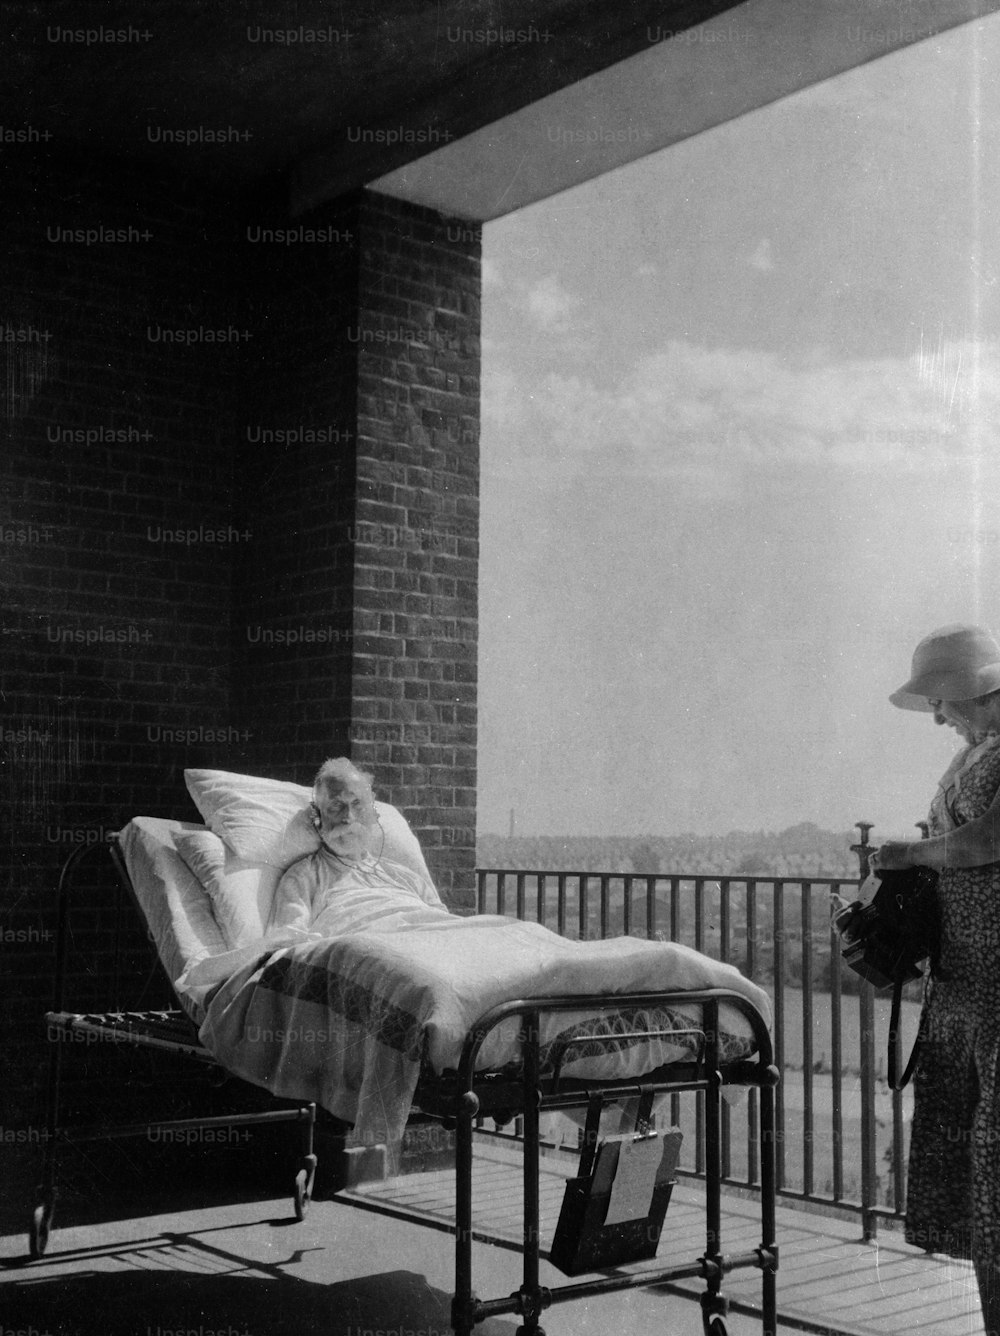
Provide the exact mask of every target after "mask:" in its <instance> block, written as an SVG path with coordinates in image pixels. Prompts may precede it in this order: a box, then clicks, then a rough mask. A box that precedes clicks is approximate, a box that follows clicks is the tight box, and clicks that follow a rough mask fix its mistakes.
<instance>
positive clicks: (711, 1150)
mask: <svg viewBox="0 0 1000 1336" xmlns="http://www.w3.org/2000/svg"><path fill="white" fill-rule="evenodd" d="M95 849H96V850H101V849H106V850H107V853H110V857H111V860H112V862H113V864H114V866H115V868H116V870H117V872H118V879H119V882H120V888H119V891H120V897H121V899H120V903H127V899H128V898H129V897H130V898H131V899H132V901H133V903H134V905H135V907H136V909H137V911H138V912H139V915H140V920H142V919H143V915H142V911H141V906H140V902H139V900H138V898H137V897H136V894H135V890H134V887H133V886H132V883H131V880H130V877H129V874H128V871H127V869H126V866H125V862H124V859H123V856H122V852H121V848H120V845H119V840H118V836H117V835H109V836H107V837H106V841H105V844H103V845H89V846H81V847H78V848H77V849H75V850H74V851H73V852H72V853H71V854H70V856H69V858H68V859H67V861H66V863H65V865H64V867H63V869H62V874H61V877H60V880H59V886H58V921H57V934H56V948H55V955H56V959H55V980H54V996H53V1006H52V1010H51V1011H49V1012H48V1013H47V1014H46V1016H45V1021H46V1025H47V1027H48V1034H49V1038H50V1040H53V1041H54V1042H52V1043H51V1045H50V1063H49V1079H48V1096H47V1135H46V1137H45V1142H44V1152H43V1153H44V1160H43V1167H42V1175H41V1184H40V1187H39V1189H38V1198H37V1205H36V1207H35V1209H34V1214H33V1217H32V1222H31V1230H30V1240H29V1242H30V1252H31V1256H32V1258H39V1257H41V1256H42V1255H43V1254H44V1252H45V1250H46V1247H47V1244H48V1240H49V1233H50V1229H51V1226H52V1220H53V1212H54V1206H55V1200H56V1170H57V1158H58V1150H59V1147H60V1145H65V1144H67V1143H75V1142H80V1141H86V1140H97V1139H102V1138H113V1137H128V1136H143V1135H147V1134H148V1133H149V1131H150V1128H151V1126H153V1124H150V1123H149V1122H143V1123H138V1124H120V1125H111V1124H102V1125H99V1126H90V1127H78V1126H76V1125H69V1126H62V1125H61V1123H60V1093H61V1080H62V1066H63V1049H64V1048H65V1047H71V1046H72V1045H68V1044H66V1043H64V1042H59V1041H60V1040H63V1041H65V1040H67V1039H78V1040H82V1041H89V1040H90V1039H93V1040H94V1042H111V1043H115V1044H123V1045H127V1046H138V1047H140V1048H151V1049H160V1050H164V1051H166V1052H169V1053H172V1054H174V1055H177V1056H178V1057H180V1058H183V1059H189V1060H191V1061H192V1062H195V1063H201V1064H206V1063H207V1064H216V1059H215V1058H214V1057H213V1056H212V1055H211V1054H210V1053H208V1052H207V1051H206V1049H205V1048H203V1047H202V1046H201V1044H200V1043H199V1040H198V1032H197V1027H196V1025H195V1023H194V1022H193V1021H192V1019H191V1018H190V1017H189V1016H188V1015H187V1014H186V1013H185V1012H184V1011H183V1010H181V1009H180V1008H176V1007H170V1008H165V1009H159V1010H154V1011H149V1010H132V1011H129V1010H119V1009H117V1005H116V1009H115V1010H112V1011H101V1012H72V1011H67V1010H66V1009H65V1004H66V987H67V982H68V976H67V959H68V951H69V946H70V941H71V936H72V923H71V913H72V910H73V901H74V893H75V888H76V884H77V881H78V880H79V876H78V874H79V872H80V867H81V864H82V862H83V861H84V859H85V858H86V857H87V855H88V854H90V853H92V852H93V851H94V850H95ZM105 856H106V854H105ZM120 923H121V919H120V916H119V917H117V918H116V924H117V925H118V926H117V927H116V930H115V936H116V939H117V938H118V936H119V935H120ZM149 935H150V937H151V936H152V934H151V933H150V934H149ZM118 956H119V951H118V946H117V941H116V944H115V949H114V960H115V966H114V970H115V975H116V977H115V978H114V979H111V980H109V981H108V986H109V989H113V990H114V991H113V992H112V996H116V997H117V996H118V991H117V990H118V978H117V975H118ZM161 969H162V966H161ZM164 977H166V974H165V973H164ZM168 982H169V980H168ZM581 1000H583V1001H585V1002H586V1005H587V1007H588V1009H591V1008H593V1009H594V1010H595V1011H602V1010H609V1011H610V1010H611V1009H613V1010H615V1011H621V1010H622V1009H624V1008H629V1007H632V1006H635V1007H643V1008H645V1007H651V1006H652V1007H664V1008H669V1007H670V1006H672V1005H673V1006H686V1007H690V1006H691V1005H692V1004H695V1005H699V1006H700V1007H701V1008H702V1011H701V1020H702V1024H701V1027H700V1031H699V1033H698V1035H697V1039H696V1042H695V1044H694V1046H693V1047H694V1053H693V1058H692V1060H691V1061H685V1062H674V1063H671V1064H670V1065H669V1066H665V1067H660V1068H658V1069H656V1070H653V1071H650V1072H648V1073H644V1074H643V1075H642V1077H641V1078H640V1079H638V1080H637V1079H635V1078H634V1077H633V1078H629V1079H605V1080H600V1081H595V1080H580V1079H570V1078H567V1077H565V1076H562V1075H561V1074H560V1068H561V1067H562V1066H563V1065H564V1060H565V1059H566V1055H567V1053H568V1052H569V1051H570V1050H571V1049H572V1047H573V1045H574V1044H577V1043H580V1042H582V1040H584V1039H587V1038H588V1036H582V1037H581V1036H579V1035H576V1036H575V1037H574V1038H571V1039H567V1040H566V1041H565V1042H562V1041H558V1042H557V1044H556V1050H557V1055H556V1057H555V1061H554V1063H552V1062H551V1061H550V1064H549V1070H547V1072H546V1073H545V1074H543V1071H542V1065H541V1059H540V1042H539V1036H540V1033H541V1020H542V1018H543V1017H544V1016H548V1015H550V1014H554V1013H558V1012H568V1011H570V1010H576V1011H579V1009H580V1006H581ZM723 1005H725V1006H726V1007H731V1008H735V1009H736V1010H737V1011H738V1012H739V1013H740V1014H741V1016H743V1017H744V1018H745V1020H746V1022H747V1023H748V1025H749V1028H750V1030H751V1032H752V1035H753V1048H754V1053H753V1055H752V1056H749V1057H745V1058H741V1059H739V1060H735V1061H733V1060H731V1061H728V1062H726V1061H723V1060H722V1057H721V1054H720V1049H719V1037H720V1029H719V1012H720V1006H723ZM511 1017H520V1018H521V1020H520V1024H519V1026H518V1036H519V1044H520V1054H521V1058H520V1063H519V1064H518V1069H516V1070H515V1069H511V1068H510V1067H509V1066H508V1067H505V1068H504V1069H503V1070H502V1071H499V1072H490V1071H487V1072H483V1071H477V1070H476V1059H477V1054H478V1053H479V1051H480V1049H481V1047H482V1045H483V1043H484V1041H485V1040H486V1039H487V1037H488V1035H489V1034H490V1032H491V1031H492V1030H493V1029H494V1028H495V1027H496V1026H498V1025H502V1024H503V1023H504V1022H509V1021H510V1018H511ZM658 1033H662V1032H657V1031H650V1030H646V1031H635V1032H634V1033H632V1034H626V1035H625V1036H624V1038H626V1039H636V1040H641V1039H643V1038H649V1037H651V1036H655V1035H656V1034H658ZM673 1033H674V1034H676V1033H677V1032H676V1031H674V1032H673ZM618 1037H622V1036H618ZM551 1056H552V1054H551V1050H550V1058H551ZM777 1081H778V1072H777V1069H776V1068H775V1066H774V1063H773V1050H772V1045H771V1037H770V1034H769V1031H768V1026H767V1023H766V1021H765V1019H764V1017H763V1016H762V1015H761V1014H760V1012H759V1011H758V1010H757V1008H756V1007H755V1006H754V1005H753V1004H752V1003H751V1002H750V1001H749V1000H748V999H746V998H744V997H742V996H740V995H739V994H737V993H734V992H731V991H728V990H725V989H708V990H703V991H700V992H692V991H684V992H676V991H675V992H671V991H669V990H664V991H662V992H655V993H651V992H644V993H635V994H617V993H616V994H615V995H614V996H612V997H608V996H606V995H605V996H588V997H586V998H584V999H581V997H580V996H579V995H577V996H572V997H567V996H538V997H527V998H520V999H515V1000H512V1001H510V1002H507V1003H504V1004H503V1005H501V1006H499V1007H494V1008H492V1009H491V1010H489V1011H488V1012H486V1013H485V1014H483V1015H482V1016H481V1017H480V1018H479V1020H478V1022H477V1023H476V1024H475V1025H474V1026H473V1027H472V1029H471V1030H470V1031H469V1032H468V1034H467V1035H466V1037H465V1040H464V1044H463V1046H462V1052H461V1059H460V1061H459V1063H458V1066H457V1069H455V1070H449V1071H446V1072H445V1073H443V1074H442V1075H435V1074H434V1073H432V1072H425V1073H424V1074H423V1075H422V1076H421V1078H420V1081H419V1084H418V1086H417V1093H416V1099H415V1106H416V1107H418V1108H419V1110H420V1112H421V1113H422V1114H424V1115H428V1116H430V1117H433V1118H437V1119H441V1120H443V1122H444V1124H445V1126H447V1127H450V1128H454V1129H455V1139H456V1168H455V1173H456V1206H455V1233H454V1237H455V1289H454V1296H453V1300H452V1326H453V1329H454V1332H455V1336H470V1333H471V1332H472V1331H473V1329H474V1327H475V1326H476V1325H477V1324H478V1323H480V1322H482V1321H484V1320H486V1319H487V1318H488V1317H491V1316H494V1315H501V1314H518V1315H520V1318H521V1325H520V1326H519V1327H518V1333H519V1336H520V1334H521V1333H523V1336H544V1332H543V1328H542V1326H541V1325H540V1318H541V1315H542V1313H543V1311H544V1309H546V1308H547V1307H549V1306H550V1305H551V1304H556V1303H563V1302H566V1301H568V1300H573V1299H577V1298H581V1297H585V1296H587V1295H590V1294H597V1293H607V1292H611V1291H614V1290H618V1289H625V1288H634V1287H637V1286H648V1285H653V1284H659V1283H664V1282H671V1281H679V1280H683V1279H691V1278H699V1277H700V1278H702V1279H704V1281H705V1290H704V1292H703V1293H702V1295H701V1307H702V1322H703V1329H704V1331H705V1333H707V1334H708V1336H726V1332H727V1330H728V1327H727V1323H726V1314H727V1312H728V1301H727V1299H726V1297H725V1295H724V1293H723V1279H724V1275H725V1273H726V1272H728V1271H730V1270H733V1269H735V1268H744V1267H754V1268H757V1269H759V1270H760V1272H761V1280H762V1298H761V1318H762V1329H763V1331H764V1333H766V1334H767V1336H771V1334H773V1333H775V1331H776V1320H777V1319H776V1272H777V1268H778V1247H777V1243H776V1240H775V1168H774V1166H775V1123H774V1116H775V1114H774V1087H775V1085H776V1084H777ZM723 1085H736V1086H745V1087H757V1088H758V1089H759V1092H760V1116H759V1127H758V1130H759V1138H758V1141H759V1163H760V1182H761V1193H760V1210H761V1242H760V1245H759V1246H758V1247H756V1248H754V1249H753V1250H752V1251H750V1252H747V1253H742V1254H725V1253H724V1252H723V1250H722V1201H721V1181H722V1168H721V1137H720V1131H721V1091H722V1087H723ZM682 1091H702V1092H704V1101H705V1103H704V1118H703V1121H702V1126H703V1129H704V1132H703V1136H704V1163H705V1186H706V1207H705V1209H706V1220H705V1240H706V1242H705V1248H704V1251H703V1252H702V1253H701V1254H700V1255H699V1256H697V1257H694V1258H691V1259H690V1260H684V1261H678V1260H677V1259H671V1260H670V1261H669V1262H667V1263H664V1264H659V1263H658V1264H656V1266H655V1267H653V1268H650V1267H649V1266H644V1267H642V1268H641V1269H632V1270H629V1269H623V1266H622V1265H620V1264H619V1262H618V1261H615V1262H612V1263H607V1262H603V1263H602V1260H601V1256H602V1255H601V1248H600V1246H598V1247H597V1252H596V1253H593V1254H591V1259H592V1260H591V1264H590V1265H589V1266H588V1267H586V1271H587V1272H589V1274H587V1275H586V1276H585V1278H582V1279H578V1280H577V1279H574V1280H573V1281H572V1283H569V1284H562V1285H559V1286H556V1287H547V1286H543V1285H541V1284H540V1282H539V1262H540V1258H541V1257H542V1255H543V1253H542V1250H541V1239H540V1228H539V1215H540V1201H539V1183H540V1154H541V1148H540V1144H541V1137H540V1125H539V1124H540V1116H541V1114H542V1113H543V1112H548V1111H553V1110H557V1111H558V1110H565V1109H569V1108H584V1107H586V1108H587V1119H588V1121H587V1133H586V1136H585V1138H584V1149H583V1156H582V1162H581V1171H582V1176H581V1178H580V1179H577V1180H576V1182H577V1183H580V1182H583V1181H584V1180H585V1177H586V1173H587V1171H588V1170H589V1169H590V1168H591V1167H592V1166H593V1162H594V1150H595V1138H596V1131H597V1127H598V1125H599V1113H600V1109H601V1107H602V1104H603V1102H604V1101H605V1100H612V1099H618V1100H621V1099H626V1098H631V1099H638V1101H639V1109H640V1114H639V1117H640V1118H641V1117H643V1116H644V1115H646V1116H648V1111H649V1108H650V1105H651V1100H652V1097H653V1096H654V1095H657V1094H660V1093H662V1092H672V1093H673V1092H682ZM284 1103H285V1104H286V1105H287V1104H288V1103H289V1102H288V1101H285V1102H284ZM512 1115H516V1116H518V1117H520V1118H521V1119H522V1120H523V1143H524V1145H523V1192H524V1206H523V1245H522V1254H523V1279H522V1284H521V1287H520V1288H519V1289H518V1291H517V1292H516V1293H514V1294H511V1295H508V1296H503V1297H498V1298H494V1299H480V1298H479V1297H478V1296H477V1295H476V1293H475V1291H474V1289H473V1275H472V1270H473V1267H472V1261H473V1259H472V1244H473V1240H474V1238H477V1239H478V1238H482V1237H483V1235H482V1234H481V1233H480V1232H478V1231H477V1230H475V1229H474V1226H473V1143H474V1132H475V1127H476V1123H477V1120H479V1121H481V1120H482V1119H483V1118H484V1117H486V1116H493V1117H496V1118H497V1121H498V1122H501V1121H507V1120H509V1118H510V1117H511V1116H512ZM314 1120H315V1105H313V1104H308V1103H301V1104H299V1105H294V1104H293V1105H292V1107H281V1108H277V1109H273V1110H268V1111H265V1112H253V1113H234V1114H227V1115H222V1116H219V1117H212V1118H187V1119H182V1120H173V1121H164V1122H163V1123H160V1124H155V1126H157V1127H160V1128H163V1129H173V1130H174V1131H175V1132H176V1131H182V1130H185V1131H186V1130H189V1129H201V1128H210V1127H211V1128H215V1127H222V1126H241V1125H243V1126H245V1125H248V1124H254V1123H268V1122H279V1121H291V1122H294V1123H296V1124H297V1126H298V1129H299V1135H300V1137H301V1156H300V1160H299V1165H298V1169H297V1172H296V1175H295V1181H294V1209H295V1214H296V1217H297V1218H298V1219H302V1218H304V1216H305V1213H306V1211H307V1209H308V1206H309V1202H310V1198H311V1195H312V1191H313V1183H314V1176H315V1171H316V1164H317V1160H316V1155H315V1153H314V1147H313V1131H314ZM638 1126H639V1122H638V1119H637V1127H638ZM667 1195H668V1196H669V1189H668V1193H667ZM596 1209H597V1210H598V1214H599V1213H600V1210H601V1209H602V1208H601V1207H600V1204H598V1206H597V1208H596ZM565 1213H566V1207H565V1206H564V1214H565ZM660 1223H661V1224H662V1211H661V1215H660ZM561 1224H562V1221H561V1222H560V1227H561ZM643 1224H645V1222H644V1221H639V1222H633V1226H634V1228H633V1231H632V1232H633V1233H635V1232H636V1229H638V1230H639V1231H640V1232H641V1227H642V1225H643ZM598 1232H600V1228H599V1219H598ZM605 1232H606V1233H608V1232H610V1233H611V1234H616V1233H617V1234H620V1231H614V1230H611V1231H605ZM656 1236H657V1237H658V1230H657V1231H656ZM619 1242H620V1238H619ZM655 1243H656V1240H655V1239H654V1241H653V1245H652V1250H651V1249H650V1248H649V1246H648V1240H647V1248H646V1251H644V1252H639V1253H637V1254H636V1255H637V1256H641V1257H647V1258H648V1257H650V1256H651V1255H652V1253H653V1252H654V1251H655ZM617 1256H620V1253H619V1254H617ZM595 1257H596V1261H595V1260H594V1258H595ZM562 1269H564V1270H565V1271H566V1272H567V1274H569V1275H571V1276H575V1275H576V1274H578V1273H577V1272H576V1271H575V1270H573V1269H571V1268H567V1267H564V1268H562Z"/></svg>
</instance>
